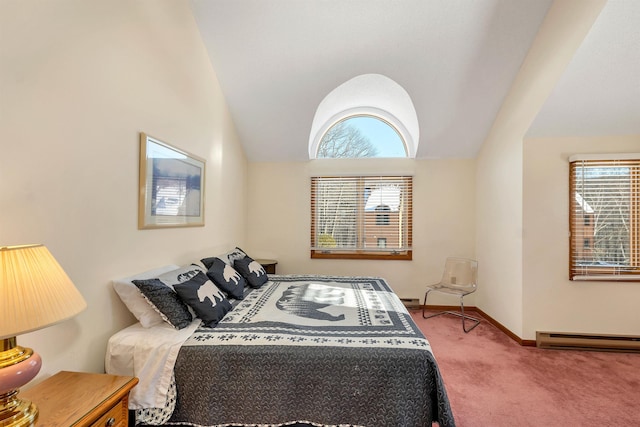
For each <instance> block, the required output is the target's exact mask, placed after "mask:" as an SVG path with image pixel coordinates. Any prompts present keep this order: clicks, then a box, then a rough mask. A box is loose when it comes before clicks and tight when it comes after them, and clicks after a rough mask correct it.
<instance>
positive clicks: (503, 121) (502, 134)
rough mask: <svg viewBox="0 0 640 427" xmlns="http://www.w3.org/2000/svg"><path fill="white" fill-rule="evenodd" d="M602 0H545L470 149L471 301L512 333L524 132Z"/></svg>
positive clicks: (516, 326) (519, 293)
mask: <svg viewBox="0 0 640 427" xmlns="http://www.w3.org/2000/svg"><path fill="white" fill-rule="evenodd" d="M605 3H606V2H605V1H603V0H591V1H588V2H587V1H583V0H562V1H560V0H558V1H556V2H554V3H553V5H552V6H551V8H550V9H549V11H548V12H547V15H546V17H545V19H544V22H543V23H542V25H541V27H540V30H539V31H538V34H537V35H536V39H535V40H534V42H533V44H532V46H531V48H530V49H529V52H528V53H527V57H526V58H525V61H524V62H523V64H522V67H521V68H520V71H519V73H518V76H517V77H516V79H515V81H514V82H513V84H512V86H511V88H510V90H509V93H508V95H507V97H506V98H505V100H504V103H503V105H502V107H501V109H500V111H499V113H498V116H497V117H496V120H495V122H494V124H493V127H492V128H491V131H490V133H489V135H488V136H487V138H486V140H485V141H484V144H483V146H482V149H481V150H480V153H479V154H478V163H477V165H476V168H477V176H476V188H477V192H476V199H477V212H478V215H477V217H476V228H477V234H478V240H477V242H476V252H477V256H478V283H479V285H478V296H477V304H478V306H479V307H480V308H481V309H482V310H484V311H485V312H486V313H487V314H489V315H490V316H491V317H493V318H494V319H496V320H497V321H498V322H500V323H501V324H502V325H504V326H505V327H506V328H507V329H509V330H510V331H511V332H513V333H514V334H516V335H517V336H519V337H523V334H524V332H525V331H524V327H523V313H524V308H523V307H524V305H529V304H530V302H529V301H526V300H523V297H524V296H523V270H522V263H523V258H522V257H523V234H522V231H523V230H522V206H523V190H522V180H523V162H524V160H523V148H522V145H523V140H524V136H525V134H526V132H527V130H528V128H529V126H530V125H531V123H532V122H533V119H534V118H535V116H536V115H537V114H538V112H539V111H540V108H541V107H542V105H543V103H544V101H545V100H546V99H547V96H548V95H549V93H550V92H551V90H552V89H553V87H554V85H555V83H556V82H557V81H558V79H559V78H560V76H561V75H562V72H563V71H564V69H565V68H566V66H567V64H568V63H569V61H570V60H571V58H572V57H573V54H574V53H575V51H576V49H577V48H578V47H579V46H580V43H582V41H583V40H584V37H585V36H586V34H587V33H588V31H589V29H590V28H591V26H592V25H593V22H594V21H595V19H596V18H597V17H598V14H599V13H600V11H601V10H602V7H603V6H604V4H605ZM525 238H526V237H525ZM526 336H529V333H528V331H527V333H526Z"/></svg>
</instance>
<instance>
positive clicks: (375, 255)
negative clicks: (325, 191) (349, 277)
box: [310, 175, 413, 261]
mask: <svg viewBox="0 0 640 427" xmlns="http://www.w3.org/2000/svg"><path fill="white" fill-rule="evenodd" d="M328 179H332V180H340V179H345V180H354V179H356V180H358V181H357V183H358V184H357V185H358V192H357V198H358V200H360V199H361V200H364V194H365V186H364V183H365V181H367V180H372V179H381V180H384V179H393V180H401V182H403V185H404V187H403V188H404V190H405V191H406V195H404V196H403V197H405V198H406V204H407V206H406V209H407V212H406V214H405V215H404V216H405V218H404V221H406V225H405V228H404V229H403V231H402V238H403V239H405V240H406V245H404V246H405V248H403V249H398V248H389V247H387V248H385V249H384V250H381V248H378V247H377V246H376V248H375V249H374V248H365V247H364V246H363V244H362V243H361V242H362V238H361V237H362V234H361V230H362V229H363V227H364V226H365V221H366V218H365V216H364V214H363V212H364V203H362V206H361V209H360V208H359V209H358V212H357V214H356V221H357V226H356V229H357V230H358V239H357V240H358V242H359V243H358V245H357V248H355V249H319V248H318V247H317V242H316V226H317V224H318V221H317V219H316V216H315V215H316V208H317V201H316V196H315V195H316V189H315V186H316V182H317V181H318V180H328ZM310 190H311V203H310V205H311V217H310V222H311V224H310V242H311V249H310V257H311V258H312V259H352V260H354V259H364V260H403V261H410V260H412V259H413V248H412V245H413V176H410V175H402V176H392V175H384V176H379V175H359V176H352V175H349V176H314V177H311V179H310ZM372 213H373V214H374V215H377V214H378V213H379V212H377V211H375V210H374V211H373V212H372ZM384 227H386V225H385V226H384Z"/></svg>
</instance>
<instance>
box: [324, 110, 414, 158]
mask: <svg viewBox="0 0 640 427" xmlns="http://www.w3.org/2000/svg"><path fill="white" fill-rule="evenodd" d="M360 157H384V158H389V157H407V146H406V144H405V142H404V139H403V138H402V136H401V135H400V133H399V132H398V130H397V129H396V128H395V127H393V126H392V125H391V124H389V123H388V122H386V121H385V120H382V119H380V118H378V117H374V116H370V115H356V116H350V117H346V118H345V119H342V120H340V121H338V122H337V123H336V124H334V125H333V126H331V127H330V128H329V129H327V131H326V132H325V133H324V135H323V136H322V139H321V140H320V143H319V144H318V151H317V154H316V158H318V159H327V158H360Z"/></svg>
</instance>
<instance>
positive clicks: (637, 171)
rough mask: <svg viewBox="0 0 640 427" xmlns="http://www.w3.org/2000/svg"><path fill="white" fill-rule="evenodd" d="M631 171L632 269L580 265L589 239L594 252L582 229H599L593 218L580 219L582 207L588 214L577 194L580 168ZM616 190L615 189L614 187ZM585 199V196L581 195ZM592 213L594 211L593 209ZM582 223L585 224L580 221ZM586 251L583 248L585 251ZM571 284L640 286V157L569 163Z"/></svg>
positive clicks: (580, 157) (617, 156) (583, 157)
mask: <svg viewBox="0 0 640 427" xmlns="http://www.w3.org/2000/svg"><path fill="white" fill-rule="evenodd" d="M586 166H593V167H596V166H597V167H629V168H630V177H629V266H619V265H616V266H594V265H584V264H583V265H580V263H579V255H580V252H579V251H580V248H579V247H578V245H579V243H578V242H582V243H583V246H585V242H586V239H587V237H588V239H589V248H588V249H589V250H594V249H595V241H594V240H593V238H592V237H593V236H592V235H589V236H585V233H584V231H583V230H581V228H587V229H588V228H590V227H596V225H597V219H596V217H595V214H594V216H593V218H591V216H590V215H584V214H582V215H581V216H579V214H578V211H579V207H580V206H582V209H581V210H582V211H584V210H585V208H584V205H585V204H586V203H587V202H586V200H582V202H580V201H579V200H578V197H577V196H576V194H580V192H579V191H578V186H579V178H578V174H577V172H576V169H577V168H580V167H586ZM612 189H613V187H612ZM581 197H582V195H581ZM592 210H593V209H592ZM581 219H582V221H581ZM584 249H586V247H585V248H583V250H584ZM569 280H572V281H586V280H591V281H624V282H640V154H639V153H629V154H611V155H575V156H571V158H570V159H569Z"/></svg>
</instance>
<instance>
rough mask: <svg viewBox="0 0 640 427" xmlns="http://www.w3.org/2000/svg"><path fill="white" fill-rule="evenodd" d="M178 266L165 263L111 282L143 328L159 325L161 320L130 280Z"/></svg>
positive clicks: (150, 276) (154, 274)
mask: <svg viewBox="0 0 640 427" xmlns="http://www.w3.org/2000/svg"><path fill="white" fill-rule="evenodd" d="M177 268H179V267H178V266H177V265H167V266H164V267H160V268H155V269H153V270H149V271H145V272H143V273H139V274H136V275H134V276H131V277H125V278H123V279H117V280H114V281H113V282H112V284H113V289H114V290H115V291H116V293H117V294H118V296H119V297H120V299H121V300H122V302H123V303H124V305H126V306H127V308H128V309H129V311H130V312H131V314H133V315H134V316H135V318H136V319H138V321H139V322H140V324H141V325H142V326H143V327H145V328H150V327H152V326H154V325H159V324H160V323H162V322H163V320H162V317H161V316H160V314H159V313H158V312H157V311H156V310H155V309H154V307H152V306H151V304H149V302H148V301H147V300H146V299H145V298H144V295H143V294H142V293H141V292H140V289H138V287H137V286H136V285H134V284H133V282H132V280H136V279H137V280H142V279H151V278H154V277H158V275H160V274H163V273H166V272H168V271H171V270H176V269H177Z"/></svg>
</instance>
